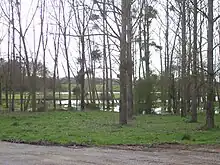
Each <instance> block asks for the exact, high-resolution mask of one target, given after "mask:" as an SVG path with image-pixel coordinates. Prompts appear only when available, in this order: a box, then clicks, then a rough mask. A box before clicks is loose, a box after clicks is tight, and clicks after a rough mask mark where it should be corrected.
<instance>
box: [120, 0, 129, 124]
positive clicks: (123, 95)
mask: <svg viewBox="0 0 220 165" xmlns="http://www.w3.org/2000/svg"><path fill="white" fill-rule="evenodd" d="M121 5H122V7H121V9H122V27H121V28H122V29H121V36H120V110H119V116H120V117H119V123H120V124H127V122H128V107H127V105H128V104H127V98H128V97H127V64H126V61H127V52H126V27H127V25H126V23H127V18H126V12H127V0H122V1H121Z"/></svg>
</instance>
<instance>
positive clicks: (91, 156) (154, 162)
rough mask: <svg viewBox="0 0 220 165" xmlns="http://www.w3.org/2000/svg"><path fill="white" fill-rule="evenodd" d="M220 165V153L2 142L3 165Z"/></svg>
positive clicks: (0, 162) (1, 161)
mask: <svg viewBox="0 0 220 165" xmlns="http://www.w3.org/2000/svg"><path fill="white" fill-rule="evenodd" d="M70 164H73V165H74V164H75V165H113V164H114V165H124V164H125V165H138V164H140V165H183V164H186V165H189V164H193V165H197V164H198V165H203V164H204V165H218V164H220V153H211V152H198V151H186V150H177V149H151V151H150V150H149V151H131V150H127V151H125V150H115V149H104V148H79V149H73V148H64V147H45V146H33V145H26V144H12V143H5V142H0V165H70Z"/></svg>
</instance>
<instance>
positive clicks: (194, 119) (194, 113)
mask: <svg viewBox="0 0 220 165" xmlns="http://www.w3.org/2000/svg"><path fill="white" fill-rule="evenodd" d="M193 5H194V7H193V8H194V13H193V15H194V22H193V23H194V27H193V71H192V74H193V89H194V91H193V92H192V119H191V121H192V122H197V94H198V92H197V90H198V89H197V29H198V28H197V17H198V16H197V15H198V14H197V8H198V2H197V0H194V4H193Z"/></svg>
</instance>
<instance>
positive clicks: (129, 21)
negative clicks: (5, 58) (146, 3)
mask: <svg viewBox="0 0 220 165" xmlns="http://www.w3.org/2000/svg"><path fill="white" fill-rule="evenodd" d="M127 1H128V9H127V25H128V30H127V40H128V41H127V67H128V68H127V71H128V80H127V81H128V91H127V92H128V118H129V119H132V116H133V106H134V105H133V68H134V66H133V60H132V54H131V42H132V18H131V0H127Z"/></svg>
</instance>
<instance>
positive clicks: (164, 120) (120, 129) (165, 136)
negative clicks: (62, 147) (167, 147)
mask: <svg viewBox="0 0 220 165" xmlns="http://www.w3.org/2000/svg"><path fill="white" fill-rule="evenodd" d="M118 115H119V114H118V113H111V112H45V113H11V114H1V115H0V121H1V122H0V139H1V140H21V141H25V142H37V141H47V142H51V143H60V144H69V143H77V144H89V145H116V144H155V143H165V142H169V143H173V142H178V143H184V144H219V143H220V130H219V129H218V128H216V129H213V130H210V131H201V130H199V129H198V128H200V127H201V126H203V125H204V123H203V122H202V121H203V120H204V116H203V115H199V123H187V122H186V120H184V119H182V118H180V117H178V116H156V115H155V116H153V115H152V116H138V117H136V119H135V120H134V121H133V122H131V123H130V124H129V125H127V126H121V125H119V124H118ZM216 124H217V125H220V116H219V115H217V116H216ZM183 139H185V140H183Z"/></svg>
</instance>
